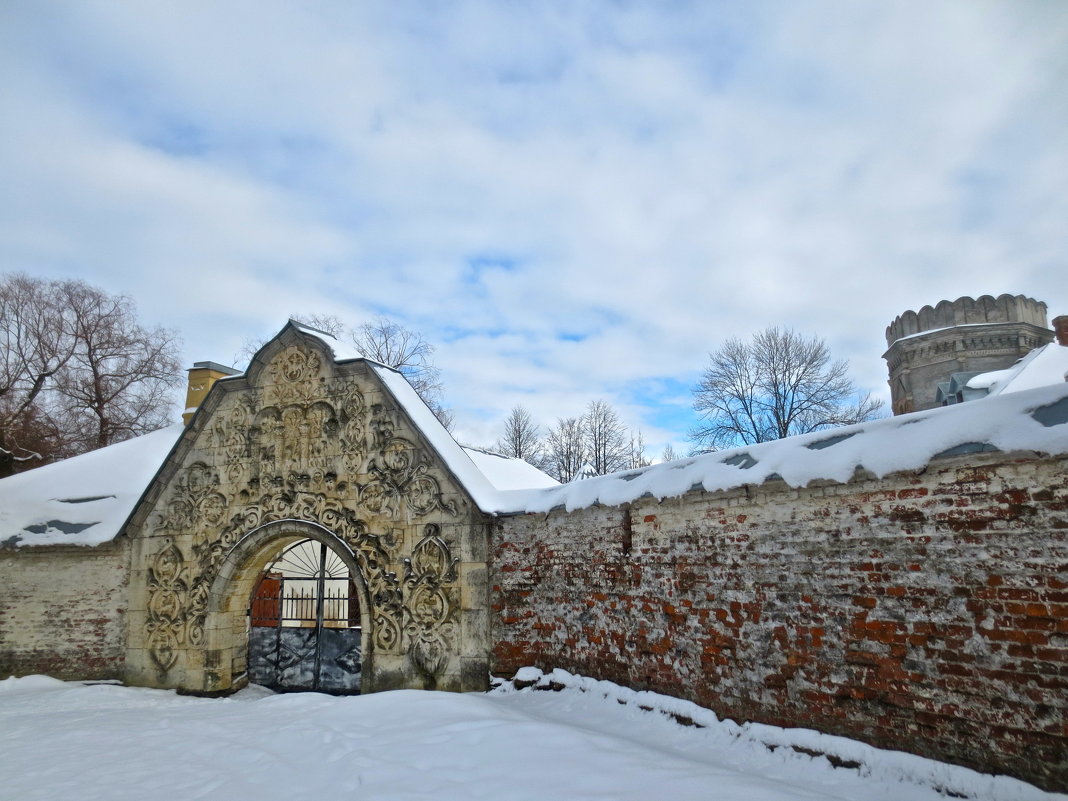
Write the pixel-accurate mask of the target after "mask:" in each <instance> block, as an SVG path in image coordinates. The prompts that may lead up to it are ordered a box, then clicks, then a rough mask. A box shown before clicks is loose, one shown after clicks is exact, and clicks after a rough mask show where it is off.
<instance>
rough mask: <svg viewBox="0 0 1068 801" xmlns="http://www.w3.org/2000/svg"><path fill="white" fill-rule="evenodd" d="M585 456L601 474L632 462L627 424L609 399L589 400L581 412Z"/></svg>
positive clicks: (595, 470)
mask: <svg viewBox="0 0 1068 801" xmlns="http://www.w3.org/2000/svg"><path fill="white" fill-rule="evenodd" d="M582 426H583V434H584V437H585V440H586V460H587V461H588V462H589V463H590V467H592V468H593V472H594V473H595V474H597V475H599V476H603V475H605V474H606V473H614V472H616V471H617V470H625V469H626V468H627V467H628V466H629V462H630V455H631V454H630V448H629V446H628V442H627V428H626V426H624V425H623V423H622V422H621V421H620V419H619V415H618V414H616V410H615V409H613V408H612V405H611V404H610V403H608V402H607V401H603V400H595V401H590V403H589V405H587V406H586V413H585V414H584V415H583V416H582Z"/></svg>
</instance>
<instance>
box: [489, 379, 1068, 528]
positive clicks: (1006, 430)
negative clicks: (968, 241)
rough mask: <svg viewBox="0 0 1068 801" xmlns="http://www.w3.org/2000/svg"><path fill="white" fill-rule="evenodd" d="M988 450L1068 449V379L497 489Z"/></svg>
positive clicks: (836, 471) (736, 473)
mask: <svg viewBox="0 0 1068 801" xmlns="http://www.w3.org/2000/svg"><path fill="white" fill-rule="evenodd" d="M984 450H987V451H989V450H1000V451H1017V450H1032V451H1038V452H1041V453H1048V454H1055V455H1060V454H1066V453H1068V384H1065V383H1063V382H1062V383H1061V384H1060V385H1056V386H1048V387H1042V388H1039V389H1032V390H1028V391H1024V392H1014V393H1012V394H1005V395H1001V396H997V397H987V398H982V399H980V400H976V401H972V402H971V403H963V404H955V405H953V406H948V407H944V408H938V409H928V410H926V411H922V412H914V413H913V414H907V415H901V416H899V417H889V418H884V419H882V420H875V421H872V422H868V423H861V424H859V425H854V426H847V427H843V428H836V429H833V430H830V431H820V432H817V433H815V434H806V435H803V436H797V437H790V438H788V439H780V440H776V441H774V442H764V443H761V444H758V445H751V446H748V447H745V448H735V449H733V450H729V451H719V452H716V453H709V454H705V455H703V456H698V457H693V458H690V459H680V460H677V461H674V462H665V463H663V464H657V465H653V466H652V467H646V468H643V469H641V470H630V471H625V472H621V473H613V474H611V475H607V476H598V477H596V478H590V479H586V480H585V481H573V482H571V483H570V484H561V485H560V486H558V487H555V488H552V489H547V490H517V491H512V492H501V493H500V495H499V498H498V500H497V504H496V505H495V506H493V507H485V506H484V507H483V509H484V511H488V512H496V513H499V514H520V513H524V512H526V513H537V512H548V511H549V510H551V509H554V508H558V507H562V508H564V509H566V510H568V511H571V510H574V509H581V508H584V507H587V506H593V505H595V504H603V505H608V506H614V505H618V504H621V503H628V502H630V501H635V500H637V499H638V498H641V497H642V496H645V495H650V496H652V497H654V498H657V499H663V498H667V497H673V496H678V495H682V494H684V493H685V492H687V491H689V490H690V489H692V488H701V489H704V490H707V491H709V492H713V491H716V490H727V489H734V488H737V487H741V486H743V485H746V484H761V483H763V482H764V481H767V480H769V479H773V478H780V479H782V480H783V481H785V482H786V483H787V484H789V485H790V486H792V487H804V486H806V485H807V484H808V483H809V482H811V481H816V480H820V479H823V480H830V481H839V482H845V481H848V480H849V479H850V478H851V477H852V476H853V475H854V472H855V470H856V469H857V468H860V469H863V470H867V471H870V472H872V473H874V474H875V475H876V476H879V477H882V476H885V475H887V474H889V473H894V472H897V471H900V470H918V469H920V468H922V467H924V466H926V465H927V464H928V463H929V462H930V461H931V460H932V459H933V458H935V457H937V456H949V455H954V454H958V453H969V452H977V451H984Z"/></svg>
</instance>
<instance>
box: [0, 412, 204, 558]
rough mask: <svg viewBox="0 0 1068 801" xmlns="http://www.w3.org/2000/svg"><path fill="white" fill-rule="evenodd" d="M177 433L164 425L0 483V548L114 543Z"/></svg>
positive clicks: (178, 429)
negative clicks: (150, 431) (2, 546)
mask: <svg viewBox="0 0 1068 801" xmlns="http://www.w3.org/2000/svg"><path fill="white" fill-rule="evenodd" d="M182 429H183V426H182V425H181V424H177V425H172V426H167V427H166V428H161V429H160V430H159V431H153V432H152V433H151V434H145V435H144V436H142V437H135V438H134V439H129V440H126V441H125V442H120V443H118V444H116V445H111V446H109V447H107V448H101V449H100V450H96V451H90V452H89V453H83V454H82V455H81V456H75V457H73V458H71V459H66V460H64V461H62V462H56V463H55V464H50V465H45V466H44V467H38V468H37V469H36V470H29V471H27V472H25V473H19V474H18V475H14V476H10V477H8V478H5V479H3V480H0V545H6V546H9V547H10V546H24V545H99V544H100V543H102V542H107V541H108V540H112V539H114V538H115V535H116V534H118V533H119V528H120V527H121V526H122V524H123V523H125V522H126V518H127V517H129V516H130V512H131V511H133V508H134V504H136V503H137V500H138V498H140V497H141V493H143V492H144V491H145V487H147V486H148V482H149V481H151V480H152V477H153V476H154V475H155V474H156V471H157V470H159V467H160V465H161V464H163V460H164V459H166V458H167V454H168V453H169V452H170V450H171V448H172V447H173V446H174V443H175V442H176V441H177V439H178V437H179V435H180V434H181V433H182Z"/></svg>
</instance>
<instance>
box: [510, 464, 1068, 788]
mask: <svg viewBox="0 0 1068 801" xmlns="http://www.w3.org/2000/svg"><path fill="white" fill-rule="evenodd" d="M969 458H970V459H971V460H972V461H973V462H975V464H972V465H970V466H964V467H961V466H960V463H959V462H956V463H954V462H952V461H949V462H947V463H945V464H943V465H937V464H936V465H932V466H931V467H930V468H929V469H928V470H927V471H926V472H925V473H924V474H923V475H920V476H916V475H912V474H908V475H898V476H889V477H886V478H884V479H878V480H877V479H871V478H869V479H862V480H857V481H855V482H851V483H849V484H842V485H828V486H823V487H813V488H811V489H801V490H792V489H789V488H787V487H785V485H783V484H782V483H781V482H777V483H775V484H774V485H772V484H769V485H766V486H759V487H749V488H748V489H741V490H737V491H728V492H719V493H704V492H700V491H694V492H690V493H688V494H686V495H685V496H683V497H681V498H677V499H666V500H664V501H663V502H657V501H655V500H652V499H642V500H640V501H638V502H634V503H632V504H631V509H630V513H631V515H632V516H633V519H634V520H643V521H645V522H647V523H648V522H653V521H655V523H656V529H655V530H654V529H653V527H652V526H635V527H634V532H633V551H632V554H631V556H630V557H626V558H625V557H623V556H622V555H621V554H620V551H619V548H618V535H617V532H618V526H617V527H616V528H615V529H613V522H612V516H613V515H615V516H616V517H617V518H619V517H621V515H622V512H621V511H620V510H612V509H610V508H607V509H606V508H605V507H597V508H595V509H588V510H580V511H576V512H572V513H566V512H563V511H557V512H552V513H550V514H549V515H548V516H547V518H546V517H537V516H522V517H515V518H507V519H505V520H503V521H502V524H501V526H500V529H499V535H500V541H499V542H497V543H495V544H494V547H495V548H496V549H497V552H498V554H501V555H503V554H506V553H507V554H512V553H513V552H514V551H515V550H516V549H517V548H518V549H520V552H523V551H525V553H523V555H522V556H521V557H520V558H519V560H518V561H519V563H521V564H522V563H523V562H524V560H526V561H527V562H528V563H529V564H530V565H532V566H535V567H536V568H537V570H538V573H539V575H540V576H541V577H542V578H541V581H540V583H539V584H538V585H537V586H536V587H533V588H523V587H520V586H519V585H518V584H517V583H516V581H515V580H514V579H513V576H514V574H509V575H508V576H504V575H500V576H497V577H495V578H494V584H496V585H497V586H498V587H499V589H497V590H495V591H494V592H495V594H497V595H499V596H500V598H501V599H502V602H503V603H504V608H507V609H510V610H514V609H516V608H519V607H525V608H529V609H531V610H533V611H534V615H533V617H532V618H530V619H525V620H520V621H517V622H511V621H510V620H505V619H503V618H502V617H500V616H498V618H497V621H496V623H495V624H494V634H495V639H496V642H497V643H498V644H497V646H496V648H495V658H496V664H495V669H496V670H497V671H501V672H507V671H509V670H513V669H515V668H518V667H520V666H522V665H524V664H536V665H539V666H542V667H550V666H551V667H563V668H566V669H569V670H574V671H577V672H581V673H585V674H588V675H592V676H597V677H599V678H606V679H610V680H613V681H617V682H619V683H622V684H625V685H628V686H631V687H636V688H643V689H644V688H647V689H652V690H656V691H659V692H665V693H669V694H671V695H676V696H680V697H684V698H688V699H691V700H694V701H696V702H697V703H701V704H704V705H706V706H710V707H712V708H713V709H715V710H716V712H717V713H719V714H720V715H721V716H724V717H731V718H734V719H738V720H758V721H762V722H766V723H772V724H776V725H784V726H802V727H809V728H816V729H820V730H822V731H827V732H830V733H835V734H841V735H844V736H850V737H857V738H859V739H862V740H865V741H867V742H870V743H872V744H874V745H881V746H883V747H892V748H896V749H900V748H907V749H908V750H911V751H913V752H915V753H919V754H923V755H926V756H931V757H934V758H938V759H944V760H949V761H952V762H957V763H960V764H964V765H968V766H971V767H974V768H977V769H979V770H982V771H987V772H990V771H993V772H999V773H1008V774H1011V775H1015V776H1018V777H1020V778H1023V779H1025V780H1027V781H1031V782H1034V783H1037V784H1039V785H1041V786H1044V787H1047V788H1051V789H1060V790H1064V789H1068V764H1066V763H1065V761H1064V759H1063V754H1064V753H1068V731H1066V729H1068V726H1066V725H1065V724H1064V719H1063V715H1064V708H1063V704H1062V703H1060V702H1058V704H1059V705H1058V706H1056V708H1055V709H1054V708H1053V707H1050V704H1051V702H1053V700H1055V699H1057V698H1061V699H1063V697H1064V695H1063V692H1064V691H1063V688H1064V687H1065V685H1066V683H1068V581H1065V580H1064V578H1063V576H1064V575H1065V571H1066V567H1068V531H1066V530H1065V529H1063V528H1058V527H1057V526H1056V525H1054V522H1055V520H1056V519H1058V518H1057V514H1058V513H1057V512H1056V510H1055V509H1051V508H1050V506H1051V505H1053V504H1055V503H1060V502H1061V500H1060V499H1061V498H1062V497H1063V496H1064V495H1065V493H1068V470H1066V469H1065V460H1063V459H1060V460H1057V459H1039V458H1032V459H1011V460H1010V459H1006V458H1005V457H1004V455H1001V454H990V455H981V456H979V455H976V456H972V457H969ZM991 488H994V490H995V491H994V493H993V494H990V490H991ZM1047 490H1048V492H1047ZM1025 500H1026V501H1027V503H1023V501H1025ZM1010 507H1011V508H1010ZM606 518H607V519H606ZM617 523H618V520H617ZM743 524H744V527H745V531H746V534H745V535H744V536H740V535H739V532H738V527H739V526H740V525H743ZM550 532H551V533H550ZM544 540H550V541H551V542H552V543H553V548H554V553H552V554H548V553H546V552H544V551H539V550H538V549H536V548H534V547H533V545H534V544H535V543H537V542H539V541H544ZM513 558H514V557H513ZM613 564H616V566H617V567H619V568H620V570H618V571H609V570H605V569H604V566H605V565H613ZM622 576H626V579H625V580H624V579H623V578H622ZM521 589H530V590H532V591H531V592H530V594H529V595H528V596H526V597H522V598H521V597H519V596H518V592H519V591H520V590H521ZM599 595H603V596H606V597H609V598H611V599H613V602H614V601H616V600H618V601H619V603H618V605H616V604H614V603H613V604H612V605H609V604H607V603H604V602H601V601H599V600H597V598H598V596H599ZM589 599H594V600H595V601H596V603H594V604H593V605H589V604H587V603H586V601H587V600H589ZM580 614H581V615H584V618H583V621H582V624H581V625H578V616H579V615H580ZM541 620H551V621H557V620H559V621H561V623H560V625H559V626H558V627H556V626H554V627H550V628H548V629H546V628H539V627H538V626H537V621H541ZM569 631H571V632H576V631H578V632H581V634H580V635H579V636H578V637H577V638H575V637H574V636H570V635H569V634H568V632H569ZM516 643H522V644H523V647H522V648H517V647H516V645H515V644H516ZM1043 709H1045V710H1047V711H1046V712H1045V713H1043V712H1042V710H1043ZM1050 709H1054V711H1052V712H1050V711H1049V710H1050ZM1051 714H1052V715H1053V716H1054V717H1053V719H1051V718H1050V715H1051ZM1043 715H1044V716H1043Z"/></svg>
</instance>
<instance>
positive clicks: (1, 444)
mask: <svg viewBox="0 0 1068 801" xmlns="http://www.w3.org/2000/svg"><path fill="white" fill-rule="evenodd" d="M68 314H69V312H68V310H67V309H66V308H65V307H64V305H63V303H62V300H61V296H60V293H59V291H58V289H57V286H56V285H55V284H53V283H51V282H48V281H43V280H41V279H38V278H30V277H29V276H27V275H23V274H14V275H7V276H4V277H3V279H2V280H0V347H2V348H3V352H2V354H0V476H6V475H10V474H11V473H13V472H15V471H16V470H18V469H20V468H24V467H26V466H32V465H35V464H39V463H41V462H42V461H47V460H49V459H51V458H52V457H54V456H56V455H58V454H59V452H61V451H62V441H61V438H60V437H59V436H58V432H57V430H56V427H55V425H54V423H53V421H52V419H51V414H50V413H49V412H48V411H47V409H46V408H45V407H46V403H45V402H46V400H47V399H48V395H47V390H48V389H49V388H50V386H51V383H52V381H53V379H54V377H55V375H56V373H57V372H59V370H61V369H62V368H63V366H64V365H65V364H66V363H67V362H68V361H69V360H70V358H71V357H72V356H73V355H74V345H75V342H74V340H73V338H72V337H70V336H69V319H68Z"/></svg>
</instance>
